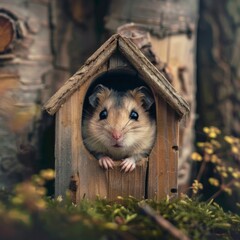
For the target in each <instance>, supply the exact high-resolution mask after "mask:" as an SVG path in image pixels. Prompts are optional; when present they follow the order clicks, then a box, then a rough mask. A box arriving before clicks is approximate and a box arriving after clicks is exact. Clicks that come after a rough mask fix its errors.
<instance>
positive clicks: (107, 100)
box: [83, 85, 156, 172]
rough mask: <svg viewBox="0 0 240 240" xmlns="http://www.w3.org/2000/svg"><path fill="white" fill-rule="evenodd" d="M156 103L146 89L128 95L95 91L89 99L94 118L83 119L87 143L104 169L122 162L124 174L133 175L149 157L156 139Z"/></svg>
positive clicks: (91, 116) (129, 92)
mask: <svg viewBox="0 0 240 240" xmlns="http://www.w3.org/2000/svg"><path fill="white" fill-rule="evenodd" d="M153 102H154V100H153V98H152V97H151V95H150V94H149V91H148V90H147V89H146V88H145V87H139V88H136V89H134V90H129V91H126V92H117V91H114V90H112V89H109V88H107V87H105V86H103V85H98V86H97V87H96V88H95V90H94V92H93V94H92V95H91V96H90V97H89V103H90V105H91V107H92V108H93V111H92V114H89V113H88V115H86V116H85V117H84V119H83V140H84V143H85V146H86V148H87V149H88V150H89V151H90V152H91V153H92V154H93V155H94V156H95V157H96V158H97V159H98V160H99V165H100V166H101V167H102V168H104V169H109V168H113V167H114V160H122V161H123V162H122V164H121V166H122V169H121V170H122V171H124V172H130V171H132V170H134V168H135V167H136V162H137V161H138V160H140V159H141V158H142V157H146V156H147V155H149V153H150V151H151V149H152V146H153V144H154V140H155V135H156V124H155V120H154V119H152V118H151V117H150V116H149V112H148V110H149V108H150V107H151V105H152V104H153Z"/></svg>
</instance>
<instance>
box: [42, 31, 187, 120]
mask: <svg viewBox="0 0 240 240" xmlns="http://www.w3.org/2000/svg"><path fill="white" fill-rule="evenodd" d="M117 48H119V50H120V51H121V52H122V54H123V55H124V56H125V57H126V58H127V59H128V60H129V61H130V63H131V64H132V65H133V66H134V67H135V68H136V70H137V71H138V72H139V73H140V74H141V75H142V76H143V78H144V79H145V80H146V82H147V83H148V84H149V85H150V86H152V87H153V88H155V89H156V91H159V94H160V95H161V96H162V97H163V98H164V99H165V101H167V102H168V104H169V105H170V106H171V107H172V108H173V109H174V110H176V111H177V113H178V114H179V116H180V118H181V117H182V116H184V115H185V114H186V113H187V112H189V106H188V104H187V102H186V101H185V100H184V99H183V98H181V96H179V95H178V94H177V92H176V91H175V89H174V88H173V87H172V85H171V84H170V83H169V82H168V80H167V79H166V78H165V77H164V76H163V75H162V74H161V73H160V72H159V71H158V70H157V69H156V68H155V67H154V66H153V65H152V64H151V63H150V62H149V60H148V59H147V58H146V57H145V56H144V55H143V53H141V51H140V50H139V49H138V48H137V47H136V46H135V45H134V44H133V43H132V42H131V41H130V40H128V39H126V38H123V37H121V36H120V35H118V34H116V35H113V36H112V37H111V38H110V39H109V40H108V41H106V42H105V43H104V44H103V45H102V46H101V47H100V48H99V49H98V50H97V51H96V52H95V53H94V54H93V55H92V56H91V57H90V58H89V59H88V60H87V62H86V63H85V64H84V65H83V67H82V68H80V70H79V71H78V72H77V73H75V74H74V75H73V76H72V77H71V78H70V79H69V80H68V81H67V82H66V83H65V84H64V85H63V86H62V87H61V88H60V89H59V90H58V92H57V93H56V94H55V95H54V96H53V97H52V98H51V99H50V100H49V101H48V102H47V103H46V104H45V106H44V108H45V109H46V110H47V111H48V113H49V114H54V113H55V112H56V111H57V110H58V109H59V107H60V106H61V104H63V103H64V101H66V99H67V98H68V97H70V96H71V94H72V93H73V92H74V91H75V90H76V89H78V88H79V87H80V86H81V85H82V84H83V83H84V82H85V81H87V80H88V79H89V78H90V77H91V76H92V75H93V74H94V73H95V71H96V70H97V69H98V68H99V67H101V66H102V65H103V64H104V63H105V61H107V60H108V59H109V58H110V56H111V55H112V54H113V53H114V52H115V51H116V49H117Z"/></svg>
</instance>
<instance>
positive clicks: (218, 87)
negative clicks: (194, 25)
mask: <svg viewBox="0 0 240 240" xmlns="http://www.w3.org/2000/svg"><path fill="white" fill-rule="evenodd" d="M200 3H201V5H200V22H199V33H198V58H197V60H198V66H199V68H198V90H199V91H198V114H199V121H198V127H199V128H200V129H202V127H203V126H209V125H213V126H216V127H219V128H220V129H221V130H222V131H223V132H224V133H225V134H233V135H236V136H240V111H239V109H240V94H239V92H240V71H239V67H240V59H239V56H240V48H239V43H240V27H239V23H240V18H239V8H240V3H239V1H232V0H227V1H224V0H220V1H218V3H217V4H216V2H215V1H213V0H210V1H209V0H202V1H200Z"/></svg>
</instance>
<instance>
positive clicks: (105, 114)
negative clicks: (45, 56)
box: [99, 109, 108, 120]
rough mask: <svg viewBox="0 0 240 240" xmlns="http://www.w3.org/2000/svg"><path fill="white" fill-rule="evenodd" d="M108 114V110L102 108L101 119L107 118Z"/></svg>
mask: <svg viewBox="0 0 240 240" xmlns="http://www.w3.org/2000/svg"><path fill="white" fill-rule="evenodd" d="M107 116H108V112H107V110H106V109H104V110H102V111H101V112H100V113H99V118H100V120H103V119H106V118H107Z"/></svg>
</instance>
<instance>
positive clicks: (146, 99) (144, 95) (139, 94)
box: [132, 86, 154, 110]
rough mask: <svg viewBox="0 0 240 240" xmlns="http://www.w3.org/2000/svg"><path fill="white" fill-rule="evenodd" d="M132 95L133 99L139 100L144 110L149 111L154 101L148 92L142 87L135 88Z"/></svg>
mask: <svg viewBox="0 0 240 240" xmlns="http://www.w3.org/2000/svg"><path fill="white" fill-rule="evenodd" d="M132 94H133V96H134V97H135V98H137V99H139V100H140V101H141V103H142V106H143V108H144V109H146V110H149V109H150V107H151V106H152V104H153V103H154V99H153V97H152V94H151V92H150V90H149V89H148V88H146V87H144V86H141V87H138V88H135V89H134V90H133V91H132Z"/></svg>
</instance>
